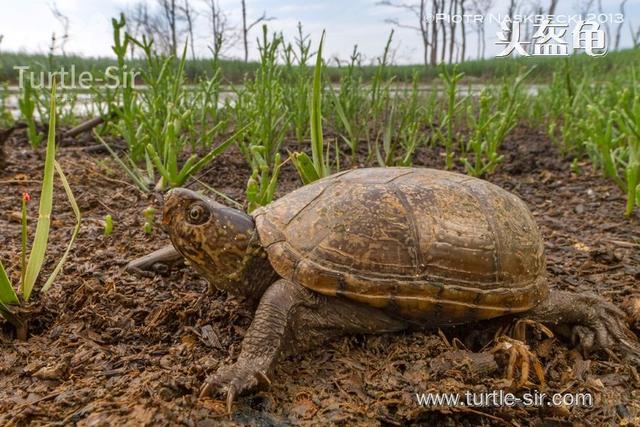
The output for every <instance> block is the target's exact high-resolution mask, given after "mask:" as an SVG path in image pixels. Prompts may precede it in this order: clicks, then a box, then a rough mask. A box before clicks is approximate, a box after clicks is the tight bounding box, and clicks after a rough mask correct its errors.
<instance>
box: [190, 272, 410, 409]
mask: <svg viewBox="0 0 640 427" xmlns="http://www.w3.org/2000/svg"><path fill="white" fill-rule="evenodd" d="M406 327H407V324H406V323H405V322H403V321H401V320H396V319H393V318H390V317H388V316H387V315H386V314H384V313H383V312H380V311H379V310H376V309H375V308H373V307H369V306H364V305H361V304H357V303H354V302H350V301H347V300H344V299H340V298H328V297H324V296H322V295H319V294H317V293H315V292H313V291H310V290H309V289H307V288H304V287H302V286H299V285H296V284H294V283H292V282H289V281H287V280H284V279H281V280H278V281H277V282H275V283H274V284H273V285H271V286H270V287H269V288H268V289H267V291H266V292H265V293H264V295H263V296H262V299H261V300H260V304H259V306H258V309H257V310H256V314H255V317H254V319H253V322H252V323H251V326H250V327H249V330H248V331H247V334H246V336H245V338H244V341H243V342H242V349H241V351H240V356H239V357H238V360H237V361H236V362H235V363H234V364H232V365H229V366H223V367H221V368H220V369H218V371H217V372H216V373H215V374H214V375H212V376H211V377H210V378H209V379H207V381H206V382H205V384H204V385H203V387H202V390H201V392H200V396H201V397H202V396H206V395H209V394H211V393H212V392H213V391H219V392H225V391H226V393H227V409H228V410H229V412H231V406H232V404H233V401H234V400H235V398H236V396H237V395H239V394H241V393H243V392H246V391H249V390H252V389H255V388H258V387H265V386H268V385H270V384H271V380H270V376H271V374H272V373H273V369H274V367H275V364H276V362H277V361H278V360H279V359H280V358H281V357H283V356H286V355H288V354H291V353H293V352H294V351H300V350H304V349H308V348H311V347H313V346H316V345H318V344H320V343H322V342H323V341H325V340H326V339H328V338H331V337H335V336H338V335H342V334H346V333H375V332H391V331H398V330H401V329H405V328H406Z"/></svg>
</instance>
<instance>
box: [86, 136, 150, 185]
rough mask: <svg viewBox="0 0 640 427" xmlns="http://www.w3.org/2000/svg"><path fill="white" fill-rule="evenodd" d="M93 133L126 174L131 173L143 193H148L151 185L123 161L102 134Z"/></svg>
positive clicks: (130, 176) (130, 175)
mask: <svg viewBox="0 0 640 427" xmlns="http://www.w3.org/2000/svg"><path fill="white" fill-rule="evenodd" d="M93 135H94V136H95V137H96V139H97V140H98V141H100V143H101V144H102V145H104V147H105V148H106V149H107V151H108V152H109V153H110V154H111V157H113V160H115V161H116V163H118V165H119V166H120V167H121V168H122V169H123V170H124V171H125V172H126V174H127V175H129V178H131V180H132V181H133V183H134V184H136V186H137V187H138V188H139V189H140V191H142V192H143V193H148V192H149V187H148V186H147V185H146V184H145V182H144V181H143V180H142V178H141V177H140V174H139V173H137V172H136V171H135V170H134V169H132V168H130V167H128V166H127V165H126V164H125V163H124V162H123V161H122V159H121V158H120V157H118V155H117V154H116V152H115V151H113V149H112V148H111V147H110V146H109V144H107V143H106V141H105V140H104V139H102V137H100V135H98V133H97V132H95V131H94V132H93Z"/></svg>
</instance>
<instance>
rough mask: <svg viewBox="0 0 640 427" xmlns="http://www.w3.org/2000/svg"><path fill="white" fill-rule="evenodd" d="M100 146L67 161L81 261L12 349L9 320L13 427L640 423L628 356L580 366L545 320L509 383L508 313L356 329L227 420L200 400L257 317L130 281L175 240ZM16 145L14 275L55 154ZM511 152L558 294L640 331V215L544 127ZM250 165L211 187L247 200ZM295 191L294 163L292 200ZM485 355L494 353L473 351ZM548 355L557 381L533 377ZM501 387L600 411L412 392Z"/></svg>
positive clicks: (212, 297) (517, 141)
mask: <svg viewBox="0 0 640 427" xmlns="http://www.w3.org/2000/svg"><path fill="white" fill-rule="evenodd" d="M87 144H88V145H91V144H95V142H94V141H92V140H90V138H88V137H86V136H85V137H83V138H79V139H78V140H75V141H64V142H63V144H62V147H61V148H60V150H59V154H58V158H59V161H60V163H61V164H62V166H63V168H64V170H65V171H66V174H67V177H68V178H69V181H70V183H71V186H72V187H73V190H74V192H75V195H76V197H77V199H78V203H79V206H80V209H81V211H82V213H83V217H84V218H83V227H82V230H81V232H80V234H79V237H78V239H77V241H76V244H75V247H74V248H73V251H72V253H71V255H70V257H69V260H68V262H67V263H66V265H65V267H64V269H63V272H62V273H61V275H60V276H59V278H58V279H57V281H56V284H55V285H54V287H53V288H52V289H51V291H50V292H48V293H47V294H45V295H40V294H36V295H35V298H34V299H33V302H32V303H31V304H30V305H29V306H28V311H30V318H31V322H30V337H29V339H28V341H26V342H20V341H17V340H15V339H14V338H13V332H12V330H11V328H10V327H9V326H8V325H7V324H3V323H2V321H0V328H1V330H0V424H2V425H26V424H36V425H43V424H53V425H73V424H78V425H87V426H102V425H176V424H184V425H202V426H205V425H218V424H233V425H259V426H269V425H289V424H292V425H324V424H329V423H331V424H344V425H354V424H357V425H364V424H367V425H369V424H373V425H404V424H427V423H429V424H435V425H514V426H515V425H554V426H555V425H576V424H577V425H611V424H616V425H617V424H622V425H633V424H634V423H635V425H638V424H640V378H639V376H638V371H637V369H636V368H634V367H632V366H629V365H628V364H626V363H624V362H621V361H620V360H618V359H617V358H616V356H615V354H606V353H603V354H596V355H591V356H589V357H587V358H585V357H583V356H582V355H581V354H579V353H578V352H576V351H573V350H571V347H572V346H571V343H570V342H569V341H567V340H564V339H560V338H555V337H554V338H549V337H547V336H546V335H544V333H541V332H540V331H539V330H538V331H537V332H536V328H535V327H534V328H532V329H529V333H528V334H527V340H528V344H529V349H530V351H531V352H532V355H531V357H530V360H531V362H530V367H531V369H530V374H529V377H528V379H527V381H526V382H525V384H524V385H519V382H521V381H519V380H520V375H521V370H520V369H519V368H517V369H516V370H515V373H514V374H515V375H514V377H515V378H514V379H508V378H507V375H508V373H507V365H508V360H509V353H508V351H507V350H506V348H507V347H511V348H514V342H513V341H509V338H505V336H515V335H514V333H513V328H510V327H511V326H513V324H514V322H513V321H512V320H510V319H500V320H499V321H492V322H482V323H477V324H472V325H466V326H462V327H458V328H456V329H447V330H442V331H438V330H427V331H414V332H406V333H398V334H388V335H379V336H350V337H344V338H342V339H338V340H335V341H333V342H331V343H330V344H328V345H325V346H323V347H322V348H318V349H316V350H313V351H310V352H308V353H305V354H300V355H296V356H294V357H290V358H288V359H286V360H284V361H282V362H281V363H280V364H279V366H278V368H277V370H276V372H275V375H274V377H273V380H274V381H273V384H272V387H271V389H270V390H268V391H263V392H260V393H257V394H255V395H253V396H248V397H242V398H240V399H239V401H238V402H237V403H236V405H235V406H234V413H233V414H232V415H231V416H229V415H227V414H225V404H224V397H223V396H218V397H217V398H210V399H198V397H197V393H198V390H199V388H200V386H201V384H202V383H203V381H204V380H205V378H206V377H207V376H208V374H210V373H212V372H214V371H215V370H216V368H217V367H218V366H220V365H221V364H225V363H230V362H232V361H233V360H234V359H235V358H236V357H237V355H238V353H239V350H240V343H241V341H242V337H243V335H244V334H245V332H246V330H247V327H248V326H249V324H250V322H251V319H252V316H253V313H252V312H251V310H250V309H249V308H247V307H245V306H243V305H242V304H241V303H240V301H238V300H236V299H235V298H233V297H230V296H228V295H226V294H225V293H224V292H221V291H213V292H209V291H208V286H207V283H206V282H205V281H204V280H203V279H201V278H200V277H198V275H197V274H195V273H194V272H193V271H192V270H190V269H189V267H181V268H179V269H175V270H174V271H171V272H170V273H169V274H167V275H165V276H156V277H152V278H139V277H136V276H132V275H130V274H128V273H125V272H124V271H123V268H124V266H125V265H126V263H127V262H128V261H130V260H132V259H134V258H136V257H138V256H142V255H144V254H147V253H148V252H150V251H152V250H154V249H157V248H159V247H162V246H163V245H165V244H167V243H168V239H167V237H166V235H164V233H163V232H162V231H161V230H160V229H159V227H155V228H154V230H153V233H152V234H151V235H146V234H145V233H144V232H143V222H144V217H143V210H144V209H145V208H146V207H148V206H155V207H156V208H157V212H158V214H157V220H158V221H159V220H160V204H159V201H158V200H157V198H156V197H153V196H147V195H143V194H141V193H140V192H138V191H137V190H136V189H135V188H134V187H132V186H131V185H130V184H129V183H128V182H127V178H126V176H125V174H124V173H122V171H121V170H119V169H118V168H117V166H116V165H115V164H114V162H113V161H112V160H111V159H110V158H109V157H108V156H107V155H105V154H97V153H92V154H90V153H87V152H86V151H85V150H83V149H82V146H83V145H87ZM5 150H6V153H7V165H6V167H5V168H4V169H3V170H1V171H0V259H2V262H3V263H4V265H5V266H9V269H10V271H11V274H12V278H13V279H14V281H17V276H16V273H17V272H16V269H15V267H14V266H16V265H18V264H19V244H20V243H19V240H20V239H19V236H20V222H19V220H20V195H21V193H22V192H23V191H29V192H31V193H32V194H34V200H33V201H32V202H31V203H30V205H29V212H30V221H31V226H32V227H31V233H32V234H31V235H33V229H34V227H33V224H34V223H35V220H36V218H37V210H38V206H37V196H38V188H39V180H40V179H41V170H42V163H43V159H44V154H43V152H34V151H33V150H31V149H30V148H29V146H28V144H27V142H26V139H25V136H24V133H23V131H18V132H16V134H15V135H14V136H12V138H11V139H10V140H9V141H8V142H7V143H6V146H5ZM503 152H504V154H505V155H506V160H505V163H504V164H503V165H501V167H500V168H499V170H498V172H497V173H495V174H494V175H492V176H491V177H489V179H490V181H492V182H494V183H496V184H498V185H500V186H502V187H504V188H506V189H508V190H510V191H512V192H514V193H516V194H517V195H519V196H520V197H522V198H523V199H524V200H525V201H526V202H527V204H528V205H529V207H530V208H531V210H532V211H533V213H534V215H535V217H536V219H537V221H538V224H539V226H540V228H541V231H542V234H543V236H544V238H545V241H546V254H547V260H548V267H547V270H548V276H549V281H550V285H551V286H552V287H553V288H557V289H565V290H573V291H576V292H595V293H597V294H599V295H601V296H603V297H605V298H606V299H608V300H611V301H614V302H615V303H616V304H619V305H623V306H626V307H627V308H628V309H629V312H630V313H631V315H630V321H631V322H632V323H633V322H635V323H634V328H635V332H636V333H640V330H639V329H638V326H639V321H638V317H635V318H633V314H634V312H633V310H634V309H633V306H634V304H635V310H636V311H635V313H636V315H637V313H638V312H639V311H640V250H639V249H640V219H639V217H638V215H637V214H635V216H634V217H632V218H631V219H625V218H624V217H623V216H622V213H623V211H624V202H625V200H624V195H623V194H622V193H621V192H620V191H619V190H618V189H617V188H616V187H615V185H614V184H612V183H611V182H610V181H607V180H605V179H602V178H600V177H599V176H598V174H597V173H595V172H593V171H592V170H591V167H590V166H589V165H587V164H582V165H581V171H580V173H579V174H575V173H573V172H572V171H571V167H570V165H571V159H568V158H565V157H563V156H562V155H561V154H559V153H558V152H557V151H556V150H555V149H554V148H553V147H552V146H551V144H550V143H549V141H548V140H547V139H546V137H545V136H544V135H543V134H541V133H539V132H537V131H534V130H531V129H527V128H525V127H519V128H517V129H516V130H515V131H514V132H513V133H512V134H511V136H510V137H509V139H508V141H506V143H505V145H504V147H503ZM416 164H417V165H424V166H430V167H441V166H442V164H443V161H442V156H441V155H440V153H437V152H433V151H432V150H430V149H428V148H425V149H423V150H422V151H421V152H419V153H418V156H417V158H416ZM248 173H249V171H248V169H247V166H246V163H245V162H244V160H243V158H242V157H241V155H240V154H239V153H238V152H237V151H236V150H231V151H229V152H227V153H225V154H224V155H222V156H221V157H219V158H218V159H216V160H215V161H214V163H213V167H212V168H211V169H209V170H208V172H207V173H206V174H204V176H203V177H202V180H203V181H205V182H207V183H209V184H210V185H212V186H213V187H215V188H216V189H217V190H219V191H222V192H224V193H226V194H228V195H229V196H231V197H232V198H234V199H236V200H239V201H241V202H242V201H244V195H243V192H244V185H245V183H246V180H247V178H248ZM299 185H300V182H299V181H298V179H297V177H296V175H295V171H293V170H292V169H291V167H290V166H289V165H287V166H286V167H285V168H284V171H283V177H282V179H281V185H280V188H279V195H282V194H285V193H286V192H288V191H290V190H291V189H293V188H296V187H298V186H299ZM195 187H196V188H197V185H196V186H195ZM56 194H57V196H56V198H55V206H54V215H53V220H52V234H51V238H50V250H49V254H50V257H49V258H48V259H47V262H46V271H51V269H52V268H53V266H54V265H55V262H56V261H57V259H58V257H59V256H60V254H62V252H63V251H64V248H65V247H66V244H67V241H68V238H69V236H70V235H71V231H72V229H73V225H74V217H73V213H72V211H71V209H70V207H69V205H68V203H67V202H66V199H65V197H64V192H63V190H62V188H61V187H59V186H57V188H56ZM106 214H111V215H112V216H113V223H114V231H113V234H112V235H111V236H110V237H104V236H103V233H102V230H103V229H102V223H101V220H102V218H103V217H104V216H105V215H106ZM505 327H509V328H505ZM502 334H506V335H502ZM496 336H502V337H501V338H498V339H497V340H494V337H496ZM500 343H502V344H500ZM516 344H517V343H516ZM515 347H517V346H515ZM492 349H494V350H495V351H494V352H491V350H492ZM481 350H484V353H483V355H482V356H483V358H482V360H480V359H478V358H477V357H476V356H474V355H473V353H470V352H471V351H473V352H479V351H481ZM470 354H471V356H470ZM535 357H537V358H538V359H539V360H540V362H541V366H542V368H543V371H544V381H545V384H546V388H545V387H544V386H543V385H542V384H541V381H540V378H538V376H537V375H536V374H535V369H534V366H535V362H534V360H535ZM483 361H484V362H483ZM517 366H520V364H518V365H517ZM493 390H504V391H505V392H513V393H515V394H516V395H518V396H523V393H525V392H530V391H533V390H544V392H546V393H547V394H551V393H555V392H563V393H577V392H585V393H591V395H592V396H593V398H594V402H593V403H594V404H593V406H591V407H588V406H580V405H578V406H570V405H561V406H547V405H543V406H539V407H524V406H523V405H517V406H515V407H506V406H500V407H474V408H470V407H443V406H440V407H423V406H420V405H419V404H418V402H417V400H416V395H415V394H416V393H426V392H459V393H464V392H467V391H469V392H475V393H481V392H492V391H493Z"/></svg>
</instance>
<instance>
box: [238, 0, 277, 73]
mask: <svg viewBox="0 0 640 427" xmlns="http://www.w3.org/2000/svg"><path fill="white" fill-rule="evenodd" d="M240 1H241V2H242V43H243V45H244V62H247V61H248V60H249V40H248V38H249V37H248V36H249V31H251V29H252V28H253V27H255V26H256V25H258V24H259V23H260V22H262V21H271V20H273V19H275V18H274V17H273V16H270V17H267V13H266V12H262V15H261V16H260V17H259V18H257V19H255V20H254V21H253V22H251V23H250V24H249V25H247V3H246V0H240Z"/></svg>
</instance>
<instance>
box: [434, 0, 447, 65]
mask: <svg viewBox="0 0 640 427" xmlns="http://www.w3.org/2000/svg"><path fill="white" fill-rule="evenodd" d="M446 1H447V0H441V1H440V2H439V4H438V12H436V13H444V8H445V6H446ZM440 36H441V38H442V49H440V63H441V64H443V63H444V58H445V56H446V54H447V27H446V25H445V23H444V19H441V20H440Z"/></svg>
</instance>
